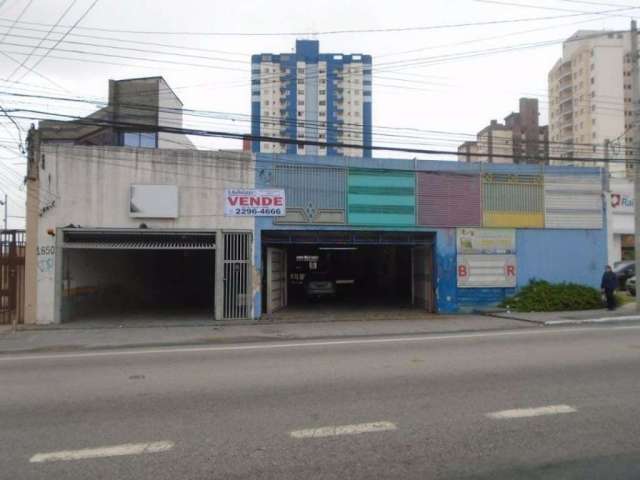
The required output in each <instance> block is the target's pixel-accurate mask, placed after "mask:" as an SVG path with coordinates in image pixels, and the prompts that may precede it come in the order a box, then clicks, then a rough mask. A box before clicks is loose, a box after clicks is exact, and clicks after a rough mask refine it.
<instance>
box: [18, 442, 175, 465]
mask: <svg viewBox="0 0 640 480" xmlns="http://www.w3.org/2000/svg"><path fill="white" fill-rule="evenodd" d="M172 448H173V442H151V443H127V444H124V445H114V446H112V447H100V448H85V449H82V450H63V451H60V452H49V453H36V454H35V455H34V456H33V457H31V458H30V459H29V462H31V463H42V462H59V461H69V460H86V459H89V458H105V457H120V456H123V455H142V454H143V453H158V452H166V451H167V450H171V449H172Z"/></svg>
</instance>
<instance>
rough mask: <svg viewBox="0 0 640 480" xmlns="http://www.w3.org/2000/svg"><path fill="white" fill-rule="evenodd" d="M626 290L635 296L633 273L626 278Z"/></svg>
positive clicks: (634, 277)
mask: <svg viewBox="0 0 640 480" xmlns="http://www.w3.org/2000/svg"><path fill="white" fill-rule="evenodd" d="M627 292H629V293H630V294H631V295H633V296H634V297H635V296H636V276H635V275H634V276H633V277H631V278H629V279H628V280H627Z"/></svg>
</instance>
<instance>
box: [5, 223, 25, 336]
mask: <svg viewBox="0 0 640 480" xmlns="http://www.w3.org/2000/svg"><path fill="white" fill-rule="evenodd" d="M25 238H26V237H25V232H24V230H2V231H0V324H9V323H13V324H16V323H24V288H25V286H24V257H25V248H26V242H25Z"/></svg>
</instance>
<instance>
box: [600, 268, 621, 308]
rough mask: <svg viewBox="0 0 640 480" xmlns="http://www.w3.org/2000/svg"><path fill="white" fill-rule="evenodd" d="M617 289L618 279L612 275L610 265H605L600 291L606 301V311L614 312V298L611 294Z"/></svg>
mask: <svg viewBox="0 0 640 480" xmlns="http://www.w3.org/2000/svg"><path fill="white" fill-rule="evenodd" d="M617 287H618V277H616V274H615V273H613V270H612V269H611V266H610V265H607V266H606V268H605V271H604V274H602V281H601V282H600V289H601V290H602V293H604V296H605V297H606V299H607V309H608V310H614V309H615V308H616V297H615V296H614V295H613V293H614V292H615V291H616V288H617Z"/></svg>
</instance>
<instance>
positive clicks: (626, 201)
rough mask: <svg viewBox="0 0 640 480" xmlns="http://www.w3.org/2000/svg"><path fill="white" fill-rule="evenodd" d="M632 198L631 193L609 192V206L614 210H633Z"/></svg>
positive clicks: (630, 211)
mask: <svg viewBox="0 0 640 480" xmlns="http://www.w3.org/2000/svg"><path fill="white" fill-rule="evenodd" d="M633 206H634V200H633V194H632V193H625V192H611V208H613V210H614V212H620V213H622V212H629V213H632V212H633Z"/></svg>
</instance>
